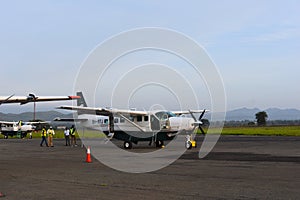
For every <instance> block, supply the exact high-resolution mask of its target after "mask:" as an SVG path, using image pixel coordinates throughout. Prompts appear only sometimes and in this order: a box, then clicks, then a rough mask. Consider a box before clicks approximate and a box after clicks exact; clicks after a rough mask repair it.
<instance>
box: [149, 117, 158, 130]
mask: <svg viewBox="0 0 300 200" xmlns="http://www.w3.org/2000/svg"><path fill="white" fill-rule="evenodd" d="M150 122H151V129H152V131H159V130H160V122H159V120H158V119H157V118H156V117H154V116H153V115H151V116H150Z"/></svg>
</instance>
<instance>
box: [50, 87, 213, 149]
mask: <svg viewBox="0 0 300 200" xmlns="http://www.w3.org/2000/svg"><path fill="white" fill-rule="evenodd" d="M77 95H78V96H80V97H81V98H80V99H78V100H77V106H60V107H58V109H66V110H76V111H77V112H78V119H71V121H72V120H73V121H77V122H80V125H81V126H83V127H86V128H93V129H98V130H101V131H102V132H103V133H105V134H106V135H107V136H108V137H109V138H115V139H118V140H122V141H124V148H125V149H131V148H132V143H134V144H137V143H138V142H139V141H149V144H150V145H151V144H152V142H154V143H155V144H156V147H162V146H163V145H164V141H167V140H172V139H173V138H174V137H175V136H176V135H178V134H185V135H186V136H188V137H187V141H186V148H187V149H190V148H191V147H192V144H193V142H194V141H193V140H192V133H194V131H195V129H196V128H198V129H199V130H200V131H201V132H202V133H203V134H205V133H204V130H203V129H202V127H201V126H202V125H203V122H202V118H203V115H204V114H205V112H207V110H188V111H164V110H155V111H137V110H121V109H113V108H93V107H87V104H86V102H85V100H84V97H83V94H82V92H78V93H77ZM194 113H201V114H200V117H199V118H198V119H196V117H195V116H194ZM186 114H190V115H191V116H192V117H187V116H186ZM95 115H96V116H97V117H96V116H95ZM55 121H68V120H67V119H55Z"/></svg>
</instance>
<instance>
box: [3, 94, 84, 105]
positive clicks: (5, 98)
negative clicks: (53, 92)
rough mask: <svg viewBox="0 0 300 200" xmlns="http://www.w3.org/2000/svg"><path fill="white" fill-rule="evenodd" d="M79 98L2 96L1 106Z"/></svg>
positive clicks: (31, 95) (75, 97)
mask: <svg viewBox="0 0 300 200" xmlns="http://www.w3.org/2000/svg"><path fill="white" fill-rule="evenodd" d="M78 98H80V97H78V96H35V95H34V94H32V93H30V94H29V95H28V96H15V95H14V94H13V95H10V96H0V105H1V104H7V103H20V104H21V105H23V104H26V103H29V102H41V101H65V100H73V99H78Z"/></svg>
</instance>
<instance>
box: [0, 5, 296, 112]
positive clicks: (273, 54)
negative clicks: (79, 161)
mask: <svg viewBox="0 0 300 200" xmlns="http://www.w3.org/2000/svg"><path fill="white" fill-rule="evenodd" d="M0 27H1V28H0V30H1V31H0V44H1V45H0V54H1V59H0V67H1V79H0V84H1V91H0V95H11V94H16V95H26V94H28V93H29V92H34V93H35V94H37V95H71V94H72V92H73V83H74V79H75V77H76V74H77V72H78V70H79V67H80V65H81V63H82V62H83V61H84V59H85V58H86V57H87V55H88V54H89V52H90V51H91V50H92V49H93V48H95V46H96V45H98V44H99V43H101V42H102V41H104V40H105V39H107V38H109V37H111V36H112V35H115V34H118V33H120V32H122V31H125V30H128V29H133V28H138V27H162V28H169V29H173V30H176V31H179V32H181V33H184V34H186V35H188V36H189V37H191V38H193V39H194V40H195V41H196V42H198V43H199V44H201V45H202V46H203V47H204V48H205V49H206V51H207V52H208V54H209V55H210V57H211V58H212V59H213V61H214V62H215V63H216V65H217V66H218V68H219V71H220V73H221V75H222V77H223V81H224V84H225V88H226V94H227V104H228V109H235V108H240V107H249V108H253V107H258V108H260V109H266V108H269V107H279V108H297V109H300V88H299V83H300V79H299V77H300V2H299V1H297V0H295V1H292V0H288V1H283V0H282V1H274V0H270V1H261V0H259V1H254V0H251V1H250V0H249V1H229V0H227V1H196V0H195V1H173V0H172V1H171V0H170V1H167V0H166V1H155V0H149V1H146V0H144V1H139V0H124V1H114V0H112V1H102V2H101V1H71V0H70V1H67V0H62V1H53V0H51V1H50V0H49V1H46V0H44V1H30V0H27V1H13V0H12V1H1V2H0ZM60 104H61V103H58V104H53V103H52V104H50V105H51V106H54V105H60ZM63 104H66V103H63ZM45 106H46V104H44V103H42V104H40V105H38V107H39V108H41V109H42V108H44V107H45ZM15 107H16V105H14V106H11V105H10V106H7V105H2V106H1V107H0V112H9V111H11V110H13V108H15ZM31 108H32V105H29V106H24V107H20V108H18V109H21V110H22V111H26V109H27V110H28V109H31Z"/></svg>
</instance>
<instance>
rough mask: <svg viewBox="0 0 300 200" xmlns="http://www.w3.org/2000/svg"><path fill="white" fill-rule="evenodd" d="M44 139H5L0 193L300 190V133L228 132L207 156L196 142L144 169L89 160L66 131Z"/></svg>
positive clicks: (285, 195)
mask: <svg viewBox="0 0 300 200" xmlns="http://www.w3.org/2000/svg"><path fill="white" fill-rule="evenodd" d="M201 139H202V138H200V140H201ZM39 143H40V140H39V139H32V140H30V139H7V140H5V139H0V151H1V152H0V192H1V193H3V194H4V195H5V197H0V199H9V200H13V199H39V200H40V199H73V200H74V199H131V200H132V199H143V200H146V199H299V198H300V137H278V136H276V137H262V136H251V137H248V136H223V137H221V138H220V140H219V141H218V143H217V145H216V146H215V148H214V149H213V151H212V152H210V153H209V154H208V156H207V157H205V158H204V159H199V158H198V149H192V150H189V151H187V152H186V153H185V154H184V155H182V156H181V158H180V159H178V160H177V161H176V162H174V163H172V164H171V165H169V166H167V167H165V168H163V169H161V170H158V171H154V172H149V173H141V174H132V173H125V172H120V171H116V170H114V169H111V168H109V167H107V166H105V165H104V164H102V163H101V162H99V161H97V160H96V159H95V158H92V159H93V162H92V163H86V162H85V158H86V149H85V148H81V145H80V142H79V146H78V147H73V148H72V147H66V146H64V141H63V140H62V139H56V140H54V145H55V146H54V147H53V148H51V147H48V148H47V147H40V146H39ZM121 145H122V144H121V143H120V146H121ZM134 147H135V148H134V149H133V150H131V151H134V152H143V151H145V150H147V151H149V150H151V148H152V147H151V148H150V147H148V146H147V144H146V143H142V144H140V145H139V146H134ZM129 161H130V160H129Z"/></svg>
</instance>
